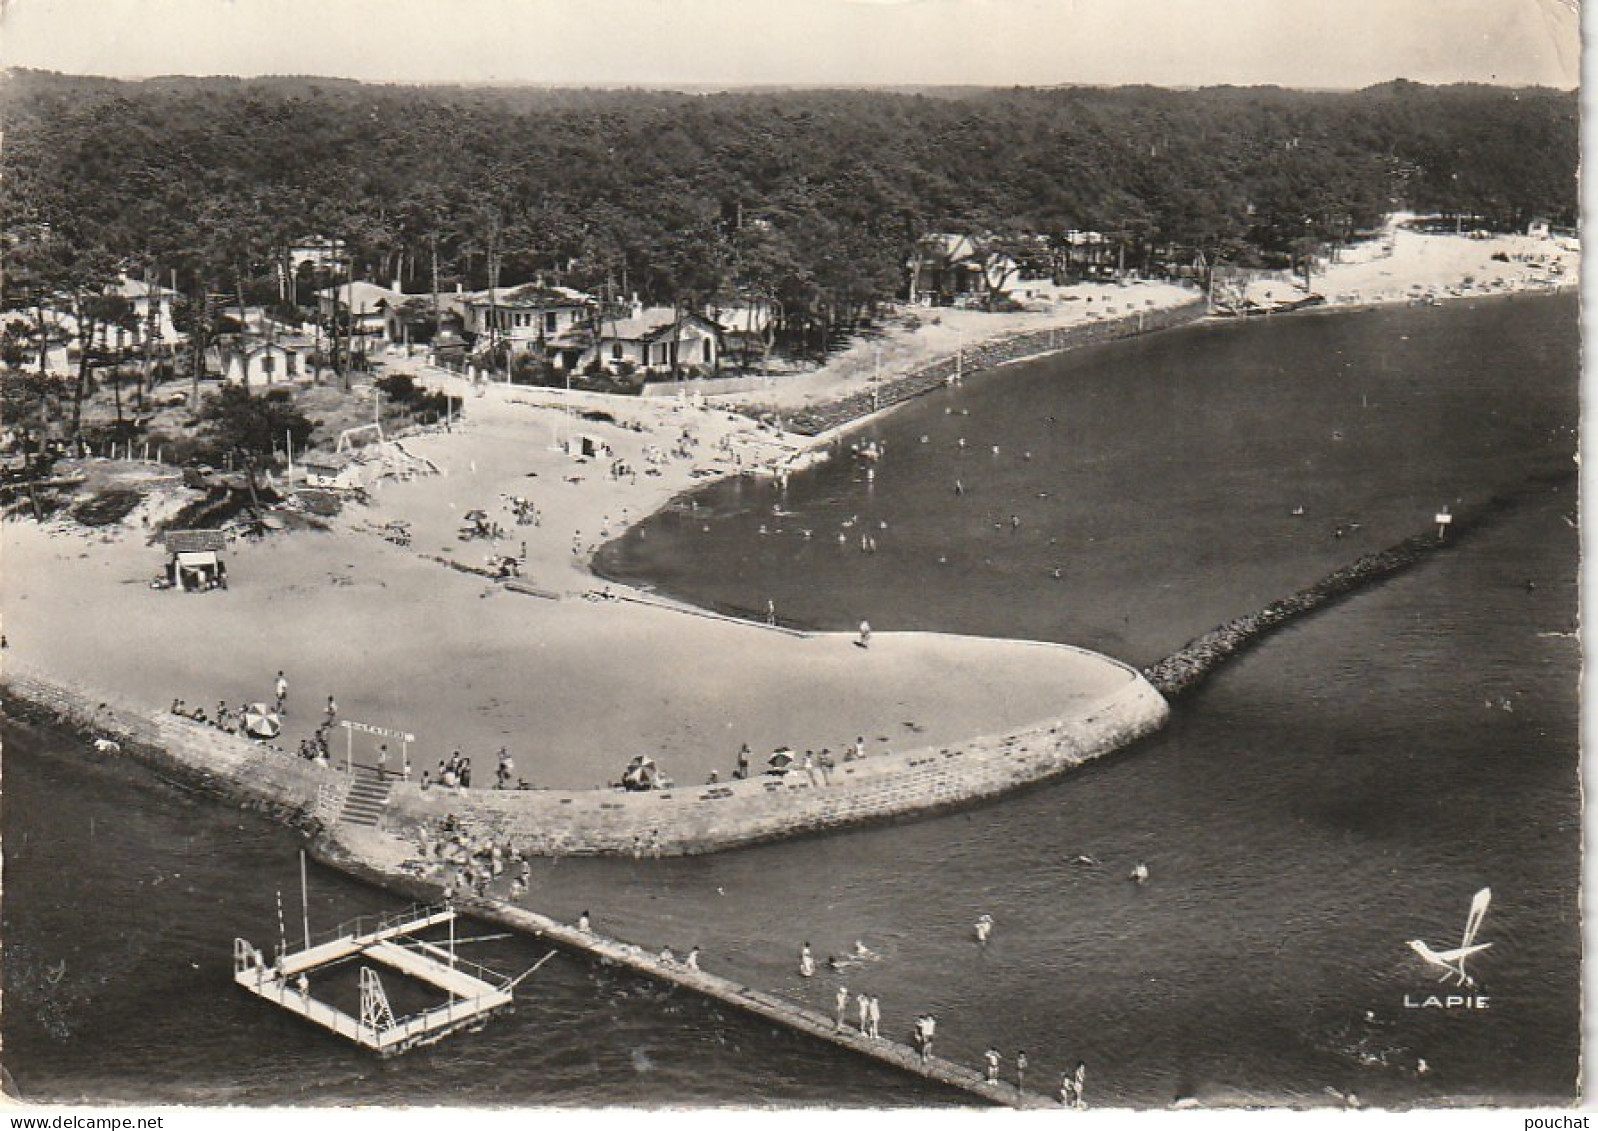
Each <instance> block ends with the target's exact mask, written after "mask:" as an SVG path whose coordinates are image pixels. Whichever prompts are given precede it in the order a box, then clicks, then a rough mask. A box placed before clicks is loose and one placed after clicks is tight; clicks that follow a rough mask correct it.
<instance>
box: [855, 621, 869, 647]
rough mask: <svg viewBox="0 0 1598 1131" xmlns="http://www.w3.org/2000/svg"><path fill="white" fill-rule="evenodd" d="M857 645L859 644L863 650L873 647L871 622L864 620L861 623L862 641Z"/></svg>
mask: <svg viewBox="0 0 1598 1131" xmlns="http://www.w3.org/2000/svg"><path fill="white" fill-rule="evenodd" d="M856 643H858V644H859V645H860V647H862V648H869V647H871V622H870V621H868V620H863V621H861V622H860V639H859V640H858V641H857V642H856Z"/></svg>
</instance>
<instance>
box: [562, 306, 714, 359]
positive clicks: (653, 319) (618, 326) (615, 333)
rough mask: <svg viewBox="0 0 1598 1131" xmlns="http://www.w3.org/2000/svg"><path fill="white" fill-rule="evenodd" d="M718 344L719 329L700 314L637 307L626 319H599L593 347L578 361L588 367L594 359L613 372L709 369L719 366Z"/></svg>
mask: <svg viewBox="0 0 1598 1131" xmlns="http://www.w3.org/2000/svg"><path fill="white" fill-rule="evenodd" d="M721 344H722V328H721V326H719V325H718V324H717V323H715V322H712V321H711V320H710V319H708V318H706V317H704V316H703V315H699V314H695V313H693V312H691V311H682V310H677V309H675V308H673V307H670V306H650V307H646V306H643V305H641V304H637V303H635V304H634V305H633V306H632V307H631V309H629V310H628V311H627V312H626V314H625V315H624V316H622V317H619V318H605V319H602V320H601V321H600V324H599V331H598V341H597V343H593V344H590V345H588V347H587V348H586V349H585V350H584V352H583V353H582V354H581V355H580V356H579V357H578V358H577V359H576V363H577V367H578V368H579V369H586V368H587V367H588V366H589V365H590V364H592V363H593V362H594V361H595V360H598V362H599V363H600V365H602V366H603V367H604V368H606V369H608V370H610V371H611V372H612V373H616V372H623V371H630V372H637V373H673V372H680V371H682V370H684V369H688V368H690V367H692V368H697V369H702V370H710V369H714V368H716V366H717V365H718V364H720V360H721Z"/></svg>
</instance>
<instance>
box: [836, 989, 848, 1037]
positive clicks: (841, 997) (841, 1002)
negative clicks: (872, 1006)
mask: <svg viewBox="0 0 1598 1131" xmlns="http://www.w3.org/2000/svg"><path fill="white" fill-rule="evenodd" d="M848 1012H849V987H848V986H839V987H838V1017H837V1023H838V1027H837V1030H836V1031H837V1032H839V1033H841V1032H843V1019H844V1016H845V1015H846V1014H847V1013H848Z"/></svg>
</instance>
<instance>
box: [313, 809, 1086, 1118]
mask: <svg viewBox="0 0 1598 1131" xmlns="http://www.w3.org/2000/svg"><path fill="white" fill-rule="evenodd" d="M349 831H351V830H341V832H349ZM363 831H364V830H363ZM352 842H354V843H352ZM358 843H359V838H358V837H348V836H340V837H339V838H337V839H333V838H330V837H327V836H323V837H321V838H319V839H318V840H317V841H316V842H315V844H314V845H313V846H312V855H314V856H316V857H317V858H318V859H320V860H321V861H322V862H324V863H325V864H327V865H329V866H330V867H333V868H337V869H338V870H340V871H342V872H345V873H349V874H353V875H355V876H358V877H360V878H362V879H366V880H369V881H370V882H372V883H375V884H377V885H378V886H380V887H384V888H386V889H388V890H390V891H399V892H405V893H407V894H409V895H411V896H413V897H416V898H419V899H424V900H425V899H435V898H437V892H438V888H437V886H436V885H434V884H432V883H430V882H428V881H425V880H420V879H418V878H417V877H414V876H401V875H395V874H394V873H392V872H389V871H387V870H385V869H383V868H381V867H379V866H376V865H375V864H374V863H373V862H372V861H371V860H370V859H368V858H366V857H365V856H363V855H362V853H361V852H360V850H359V847H358ZM453 907H454V909H455V910H456V911H458V912H460V913H461V914H464V915H470V916H471V917H472V918H474V919H481V920H484V921H485V922H491V923H497V924H499V925H501V926H504V927H508V928H510V929H511V930H514V931H516V932H518V933H520V934H523V935H529V936H533V937H536V938H541V939H545V940H547V941H549V942H553V943H556V944H558V945H559V946H561V947H562V948H564V949H567V950H571V951H576V952H579V953H583V954H587V955H590V956H592V957H594V958H598V959H601V960H603V961H607V962H610V963H613V964H615V965H618V966H625V967H627V968H629V969H632V970H635V971H637V972H638V973H640V974H643V975H645V976H646V977H650V978H653V979H655V980H657V981H661V982H669V983H671V984H672V985H677V986H682V987H683V988H684V989H686V990H691V991H693V992H694V993H697V994H701V995H703V996H705V997H708V998H711V999H713V1000H715V1001H719V1002H721V1003H723V1004H724V1005H728V1006H731V1007H733V1008H734V1009H738V1010H741V1011H743V1012H745V1013H751V1014H754V1015H755V1016H757V1017H760V1018H762V1019H764V1020H766V1021H769V1022H771V1023H772V1024H775V1025H780V1026H782V1027H784V1028H786V1029H791V1030H793V1031H795V1032H799V1033H804V1034H807V1035H809V1036H812V1037H816V1038H818V1039H820V1040H823V1041H826V1042H828V1043H829V1044H832V1045H836V1046H837V1047H839V1048H843V1049H847V1050H849V1051H850V1052H855V1053H859V1054H860V1055H861V1056H866V1057H870V1058H871V1059H873V1060H876V1061H878V1062H880V1063H883V1064H886V1065H889V1066H891V1067H893V1068H897V1069H899V1070H900V1071H903V1072H908V1073H910V1074H912V1075H915V1076H919V1077H921V1078H922V1079H924V1080H930V1081H932V1082H934V1083H937V1084H942V1085H944V1086H945V1087H949V1088H958V1089H959V1090H961V1091H963V1092H966V1093H967V1094H969V1095H971V1096H973V1097H975V1098H976V1099H979V1100H981V1101H982V1102H983V1103H988V1104H994V1105H996V1106H1000V1107H1012V1108H1021V1109H1034V1108H1035V1109H1046V1110H1055V1111H1058V1110H1060V1103H1059V1101H1058V1100H1057V1099H1055V1098H1054V1097H1051V1096H1046V1095H1042V1094H1040V1093H1037V1092H1031V1091H1022V1090H1021V1089H1020V1088H1017V1087H1016V1086H1015V1084H1014V1083H1013V1081H1012V1080H1011V1079H1001V1081H1000V1082H999V1083H997V1084H989V1083H988V1082H987V1080H986V1078H985V1077H984V1076H983V1074H982V1073H981V1072H978V1071H977V1070H976V1069H974V1068H970V1067H967V1066H966V1065H963V1064H956V1063H955V1062H954V1061H952V1060H946V1059H945V1058H943V1057H941V1056H930V1057H927V1058H925V1059H923V1058H922V1056H921V1054H920V1053H919V1052H918V1051H916V1050H915V1049H913V1048H911V1047H910V1046H909V1045H906V1044H904V1043H903V1042H901V1041H895V1040H892V1039H890V1038H887V1037H879V1038H876V1039H872V1038H870V1037H866V1036H864V1035H862V1034H861V1033H860V1032H859V1030H858V1029H856V1028H854V1027H852V1026H850V1025H848V1024H845V1026H844V1027H843V1028H842V1029H841V1030H840V1029H839V1028H838V1026H837V1024H836V1023H835V1021H834V1020H833V1018H831V1017H829V1016H826V1015H825V1014H822V1013H818V1012H817V1011H815V1010H814V1009H810V1008H807V1007H806V1006H803V1005H800V1004H798V1003H797V1002H792V1001H788V1000H787V999H785V998H781V997H778V996H777V995H775V994H771V993H767V992H765V991H764V990H758V989H755V988H753V987H751V986H746V985H744V984H742V983H741V982H738V981H736V980H734V979H732V978H724V977H722V976H721V975H719V974H713V973H711V972H709V971H707V970H695V969H693V968H691V967H689V966H686V965H684V964H683V963H682V962H663V961H661V959H660V957H659V955H657V954H652V953H650V952H649V951H648V950H646V949H644V948H643V947H641V946H639V945H637V944H636V943H629V942H623V941H622V940H620V939H613V938H608V937H606V936H604V935H601V934H597V933H595V932H594V931H582V930H579V929H578V928H577V927H575V926H573V925H571V924H569V923H562V922H560V921H559V920H556V919H551V918H550V917H549V916H547V915H542V914H540V913H538V912H536V911H532V910H529V909H528V908H525V907H518V906H516V905H515V904H512V903H507V902H505V901H503V900H498V899H487V898H480V897H477V896H469V895H468V896H457V897H456V899H455V901H454V903H453ZM1038 1079H1039V1080H1040V1081H1042V1080H1045V1079H1046V1078H1045V1077H1044V1076H1042V1075H1041V1074H1039V1076H1038Z"/></svg>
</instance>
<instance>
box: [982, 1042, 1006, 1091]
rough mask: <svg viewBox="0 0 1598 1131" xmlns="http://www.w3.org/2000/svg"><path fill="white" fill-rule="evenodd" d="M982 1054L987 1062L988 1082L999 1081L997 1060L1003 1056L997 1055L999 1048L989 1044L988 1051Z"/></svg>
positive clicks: (994, 1082)
mask: <svg viewBox="0 0 1598 1131" xmlns="http://www.w3.org/2000/svg"><path fill="white" fill-rule="evenodd" d="M982 1055H983V1059H985V1060H986V1061H987V1062H988V1083H990V1084H997V1083H998V1082H999V1062H1000V1061H1002V1060H1003V1059H1004V1058H1003V1057H1002V1056H1000V1055H999V1050H998V1049H996V1048H993V1047H992V1046H991V1045H990V1046H989V1047H988V1051H987V1052H985V1053H983V1054H982Z"/></svg>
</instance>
